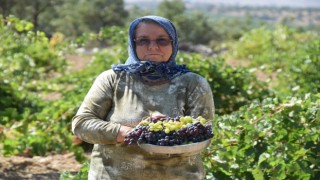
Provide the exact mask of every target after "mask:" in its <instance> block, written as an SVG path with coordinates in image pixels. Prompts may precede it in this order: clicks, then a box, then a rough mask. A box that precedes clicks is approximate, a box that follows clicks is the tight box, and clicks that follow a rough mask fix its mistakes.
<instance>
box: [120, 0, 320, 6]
mask: <svg viewBox="0 0 320 180" xmlns="http://www.w3.org/2000/svg"><path fill="white" fill-rule="evenodd" d="M124 1H125V2H135V1H143V0H124ZM144 1H153V2H160V1H161V0H144ZM184 1H186V2H196V3H201V2H207V3H212V4H224V5H239V6H276V7H300V8H305V7H315V8H320V0H184Z"/></svg>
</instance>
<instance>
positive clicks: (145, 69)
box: [112, 16, 189, 84]
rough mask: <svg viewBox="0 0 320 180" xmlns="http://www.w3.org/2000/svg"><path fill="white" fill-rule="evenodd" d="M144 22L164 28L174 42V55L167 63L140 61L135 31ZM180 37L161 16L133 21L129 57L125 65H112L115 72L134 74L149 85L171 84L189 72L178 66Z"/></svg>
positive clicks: (145, 17) (185, 68)
mask: <svg viewBox="0 0 320 180" xmlns="http://www.w3.org/2000/svg"><path fill="white" fill-rule="evenodd" d="M143 20H152V21H154V22H155V23H157V24H159V25H160V26H161V27H162V28H164V29H165V30H166V31H167V33H168V34H169V36H170V39H171V40H172V46H173V50H172V55H171V56H170V58H169V60H168V61H167V62H161V63H159V62H152V61H140V60H139V58H138V56H137V54H136V51H135V42H134V38H135V30H136V28H137V26H138V25H139V23H140V22H141V21H143ZM178 48H179V46H178V36H177V32H176V29H175V27H174V25H173V24H172V23H171V22H170V21H169V20H168V19H165V18H163V17H160V16H144V17H141V18H138V19H136V20H134V21H132V23H131V25H130V27H129V48H128V52H129V57H128V59H127V61H126V62H125V64H116V65H112V69H113V70H114V71H115V72H121V71H125V72H127V73H129V74H134V75H135V76H136V77H137V78H139V79H140V80H142V81H143V82H144V83H147V84H162V83H166V82H169V81H170V80H172V79H174V78H175V77H177V76H180V75H182V74H184V73H187V72H189V69H188V68H187V67H186V66H185V65H177V64H176V60H175V58H176V55H177V52H178Z"/></svg>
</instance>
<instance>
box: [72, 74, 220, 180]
mask: <svg viewBox="0 0 320 180" xmlns="http://www.w3.org/2000/svg"><path fill="white" fill-rule="evenodd" d="M155 113H161V114H164V115H167V116H170V117H176V116H179V115H182V116H186V115H191V116H200V115H201V116H203V117H204V118H206V119H209V120H213V115H214V103H213V96H212V91H211V89H210V86H209V84H208V82H207V81H206V80H205V79H204V78H203V77H201V76H199V75H197V74H195V73H191V72H189V73H186V74H183V75H181V76H179V77H176V78H174V79H173V80H172V81H171V82H169V83H165V84H161V85H153V86H152V85H146V84H144V83H142V82H141V81H139V80H137V79H135V78H134V77H132V76H131V75H128V74H126V73H120V74H116V73H115V72H114V71H113V70H107V71H105V72H103V73H101V74H100V75H99V76H98V77H97V78H96V80H95V82H94V83H93V85H92V87H91V89H90V90H89V92H88V94H87V95H86V97H85V99H84V101H83V103H82V105H81V107H80V108H79V110H78V112H77V114H76V115H75V116H74V118H73V121H72V131H73V133H74V134H75V135H77V136H78V137H80V138H81V139H82V140H84V141H86V142H89V143H92V144H94V148H93V151H92V155H91V163H90V170H89V179H111V180H114V179H132V180H136V179H139V180H143V179H146V180H150V179H164V180H170V179H174V180H178V179H192V180H195V179H204V174H205V172H204V168H203V165H202V161H201V158H200V155H199V154H197V155H192V156H184V155H170V156H169V155H161V154H151V153H148V152H146V151H144V150H143V149H141V148H140V147H139V146H137V145H126V144H124V143H117V142H116V137H117V133H118V131H119V129H120V126H121V125H125V126H130V127H135V126H136V125H137V124H138V123H139V121H141V119H143V118H145V117H147V116H150V115H152V114H155Z"/></svg>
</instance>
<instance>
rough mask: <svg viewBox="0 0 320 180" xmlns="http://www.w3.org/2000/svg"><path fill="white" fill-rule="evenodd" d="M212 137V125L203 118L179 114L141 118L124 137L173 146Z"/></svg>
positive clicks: (134, 141)
mask: <svg viewBox="0 0 320 180" xmlns="http://www.w3.org/2000/svg"><path fill="white" fill-rule="evenodd" d="M212 137H213V132H212V126H211V123H209V122H208V121H207V120H206V119H205V118H203V117H201V116H199V117H197V118H194V117H191V116H181V117H175V118H170V117H167V118H160V119H152V118H151V119H148V120H142V121H141V122H140V123H139V124H138V125H137V126H136V127H135V128H134V129H133V130H132V131H131V132H130V133H128V134H127V136H126V137H125V140H124V142H125V143H127V144H129V145H132V144H137V143H139V144H154V145H159V146H175V145H182V144H189V143H196V142H201V141H204V140H207V139H210V138H212Z"/></svg>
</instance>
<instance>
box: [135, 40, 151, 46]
mask: <svg viewBox="0 0 320 180" xmlns="http://www.w3.org/2000/svg"><path fill="white" fill-rule="evenodd" d="M136 44H137V45H138V46H145V45H147V46H148V45H149V44H150V40H149V39H137V40H136Z"/></svg>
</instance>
